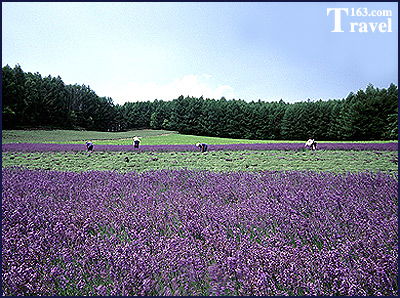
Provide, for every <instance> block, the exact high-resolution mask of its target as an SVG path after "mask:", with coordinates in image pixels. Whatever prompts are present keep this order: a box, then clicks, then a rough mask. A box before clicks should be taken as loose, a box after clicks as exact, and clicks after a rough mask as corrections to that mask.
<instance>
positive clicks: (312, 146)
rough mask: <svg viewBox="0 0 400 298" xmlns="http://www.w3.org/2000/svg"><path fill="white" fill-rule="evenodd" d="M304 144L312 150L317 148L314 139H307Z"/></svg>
mask: <svg viewBox="0 0 400 298" xmlns="http://www.w3.org/2000/svg"><path fill="white" fill-rule="evenodd" d="M304 146H306V147H310V148H311V150H312V151H315V150H317V142H316V141H315V140H314V139H308V141H307V142H306V144H305V145H304Z"/></svg>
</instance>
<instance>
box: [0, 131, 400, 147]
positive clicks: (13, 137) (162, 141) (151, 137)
mask: <svg viewBox="0 0 400 298" xmlns="http://www.w3.org/2000/svg"><path fill="white" fill-rule="evenodd" d="M134 136H139V137H142V143H141V144H142V145H184V144H196V143H198V142H204V143H208V144H211V145H216V144H240V143H242V144H253V143H282V142H285V143H304V142H305V141H306V140H295V141H286V140H285V141H282V140H248V139H232V138H219V137H205V136H193V135H183V134H179V133H177V132H174V131H167V130H149V129H145V130H133V131H127V132H98V131H74V130H3V136H2V141H3V144H6V143H58V144H81V143H83V142H82V140H89V139H90V140H92V141H93V142H94V143H95V144H98V145H102V144H103V145H106V144H107V145H132V138H133V137H134ZM317 142H320V143H337V142H333V141H324V140H317ZM377 142H379V143H388V142H397V141H366V142H361V143H377ZM346 143H349V142H346ZM352 143H357V142H352Z"/></svg>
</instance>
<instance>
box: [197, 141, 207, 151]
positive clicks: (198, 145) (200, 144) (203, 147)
mask: <svg viewBox="0 0 400 298" xmlns="http://www.w3.org/2000/svg"><path fill="white" fill-rule="evenodd" d="M196 147H199V148H200V150H201V152H202V153H203V152H207V149H208V145H207V144H205V143H197V144H196Z"/></svg>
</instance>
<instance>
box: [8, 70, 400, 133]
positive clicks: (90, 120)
mask: <svg viewBox="0 0 400 298" xmlns="http://www.w3.org/2000/svg"><path fill="white" fill-rule="evenodd" d="M2 71H3V72H2V104H3V105H2V109H3V110H2V111H3V112H2V123H3V129H26V128H60V129H85V130H99V131H122V130H131V129H144V128H151V129H167V130H174V131H178V132H180V133H184V134H193V135H203V136H218V137H233V138H247V139H271V140H272V139H276V140H305V139H308V138H309V137H312V138H315V139H318V140H394V139H396V140H397V138H398V124H397V119H398V88H397V86H396V85H394V84H391V85H390V86H389V87H388V88H387V89H378V88H375V87H374V86H373V85H371V84H370V85H368V86H367V87H366V89H365V90H359V91H357V92H356V93H353V92H351V93H350V94H349V95H348V96H347V97H346V98H343V99H335V100H318V101H310V100H307V101H302V102H296V103H285V102H284V101H282V100H281V101H279V102H265V101H260V100H259V101H257V102H254V101H252V102H246V101H244V100H226V99H225V98H221V99H208V98H206V99H205V98H203V97H200V98H196V97H183V96H180V97H178V98H177V99H174V100H172V101H163V100H157V99H156V100H154V101H145V102H127V103H125V104H124V105H118V104H117V105H116V104H114V103H113V100H112V98H110V97H99V96H98V95H97V94H96V93H95V92H94V91H93V90H91V89H90V87H89V86H85V85H82V86H81V85H77V84H75V85H66V84H65V83H64V82H63V81H62V79H61V78H60V77H59V76H58V77H56V78H55V77H51V76H47V77H42V76H41V75H40V74H39V73H34V74H32V73H30V72H27V73H25V72H24V71H23V70H22V68H21V67H20V66H19V65H16V66H15V67H14V68H11V67H10V66H8V65H6V66H5V67H3V69H2Z"/></svg>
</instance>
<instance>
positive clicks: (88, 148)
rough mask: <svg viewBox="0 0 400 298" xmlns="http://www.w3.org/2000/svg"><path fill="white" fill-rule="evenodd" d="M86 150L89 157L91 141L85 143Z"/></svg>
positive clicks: (91, 146)
mask: <svg viewBox="0 0 400 298" xmlns="http://www.w3.org/2000/svg"><path fill="white" fill-rule="evenodd" d="M86 149H87V152H88V155H90V154H91V153H92V152H93V143H92V141H90V140H88V141H86Z"/></svg>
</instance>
